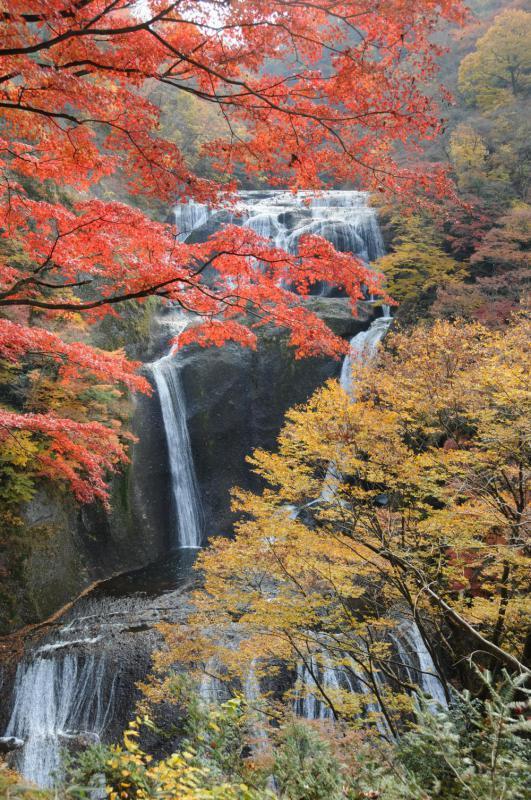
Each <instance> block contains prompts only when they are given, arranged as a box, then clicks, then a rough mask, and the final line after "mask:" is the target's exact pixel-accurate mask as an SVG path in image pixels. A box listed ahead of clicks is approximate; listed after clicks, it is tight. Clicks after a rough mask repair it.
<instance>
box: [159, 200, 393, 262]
mask: <svg viewBox="0 0 531 800" xmlns="http://www.w3.org/2000/svg"><path fill="white" fill-rule="evenodd" d="M230 212H231V221H232V222H233V223H234V224H240V225H243V226H244V227H247V228H252V230H254V231H256V233H258V234H259V235H260V236H264V237H265V238H266V239H270V240H271V243H272V244H273V245H275V246H276V247H282V248H284V249H285V250H287V251H288V252H289V253H296V252H297V243H298V241H299V239H300V237H301V236H303V235H305V234H309V233H311V234H315V235H318V236H323V237H324V238H325V239H327V240H328V241H330V242H331V243H332V244H333V245H334V247H336V249H337V250H340V251H342V252H348V253H356V254H357V255H359V256H360V257H361V258H363V259H364V260H365V261H367V262H369V261H375V260H376V259H377V258H379V257H380V256H382V255H383V253H384V245H383V240H382V235H381V233H380V228H379V225H378V219H377V215H376V211H375V209H374V208H371V206H370V205H369V195H368V193H367V192H358V191H349V190H346V191H324V192H321V193H320V194H319V195H315V193H311V192H297V194H293V193H292V192H286V191H282V190H264V191H247V192H241V193H240V194H239V195H238V199H237V201H236V203H235V205H234V206H233V207H232V208H231V209H230ZM219 213H220V212H219V211H216V210H213V209H209V208H208V207H207V206H205V205H201V204H199V203H196V202H194V201H190V202H189V203H184V204H180V205H177V206H175V209H174V215H175V222H176V225H177V229H178V231H179V238H180V239H181V240H182V241H184V240H185V239H186V237H187V236H188V235H190V233H191V232H192V231H194V230H196V229H198V228H200V227H201V226H203V225H204V224H205V223H206V222H207V221H209V220H210V219H212V220H213V222H214V223H215V220H216V215H219ZM223 213H224V214H225V215H226V213H227V211H226V210H225V211H224V212H223Z"/></svg>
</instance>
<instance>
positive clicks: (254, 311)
mask: <svg viewBox="0 0 531 800" xmlns="http://www.w3.org/2000/svg"><path fill="white" fill-rule="evenodd" d="M462 18H463V9H462V6H461V4H460V2H459V0H372V2H369V3H367V2H366V1H365V0H345V1H344V2H342V1H341V0H339V2H337V1H336V0H334V1H333V0H253V2H250V1H247V2H246V0H208V2H202V3H197V2H195V0H149V2H146V3H144V4H142V5H139V4H138V3H134V2H130V0H6V2H4V3H3V4H2V10H1V11H0V66H1V73H0V75H1V77H0V106H1V108H2V112H3V123H2V126H1V129H0V146H1V153H0V166H1V170H2V184H1V189H0V214H1V223H0V227H1V232H2V236H3V237H4V239H5V240H8V241H9V242H15V243H16V245H17V248H18V251H17V252H18V254H19V257H18V258H17V259H13V258H12V257H11V256H10V250H9V248H7V249H6V250H5V251H2V252H3V255H2V256H1V261H0V312H1V316H0V357H2V358H4V359H7V360H8V361H11V362H13V361H17V360H20V359H23V358H24V357H25V356H26V355H27V354H28V353H32V354H33V355H34V354H35V351H38V352H39V353H40V354H41V356H42V358H48V359H52V360H54V361H55V362H56V363H59V364H60V365H61V366H60V371H59V377H60V379H61V380H63V381H69V380H72V379H73V378H75V376H76V374H79V373H83V374H92V375H94V376H95V377H96V378H97V377H98V376H99V374H100V373H101V372H102V371H103V372H104V373H105V374H106V375H107V378H109V377H110V378H113V379H114V380H116V381H118V382H122V383H125V384H126V385H127V386H128V387H130V388H133V389H137V390H144V391H145V390H147V384H146V382H145V381H144V380H143V379H142V378H140V377H138V376H136V375H135V371H136V369H137V365H136V364H133V363H130V362H128V361H127V360H126V359H125V358H124V356H123V354H121V353H118V354H111V353H102V352H101V351H98V350H96V349H91V348H89V347H88V346H87V345H86V344H82V343H77V344H76V343H70V344H67V343H65V342H64V341H62V340H61V339H60V337H59V336H58V335H57V334H56V333H52V332H51V330H48V331H47V330H46V328H47V327H50V325H52V324H53V320H54V318H56V317H57V316H58V315H63V316H64V315H65V314H72V313H75V314H80V313H81V314H83V315H85V317H86V318H87V319H88V320H89V321H93V320H96V319H98V318H100V317H101V315H103V314H108V313H116V309H117V308H118V307H119V304H120V303H122V302H123V301H125V300H131V299H139V300H141V299H142V298H146V297H148V296H153V295H155V296H158V297H161V298H163V299H164V300H171V301H173V302H176V303H178V304H180V305H181V306H182V307H183V308H185V309H188V310H190V311H193V312H195V313H196V314H198V315H199V317H200V318H201V324H199V325H197V326H193V327H192V328H190V330H189V331H188V332H187V333H186V334H185V337H183V341H187V342H190V341H192V340H196V341H198V342H200V343H201V344H211V343H214V344H221V343H223V342H225V341H227V340H229V339H231V340H235V341H238V342H241V343H244V344H247V345H250V346H254V344H255V333H254V332H253V326H256V325H261V324H265V323H267V322H274V323H275V324H279V325H282V326H284V327H285V328H287V329H288V331H289V332H290V337H291V343H292V344H293V345H294V347H295V348H296V354H297V355H299V356H304V355H312V354H316V353H326V354H336V355H337V354H338V353H340V352H343V351H344V343H343V342H342V341H341V340H339V339H337V338H336V337H334V336H333V334H332V333H331V332H330V331H329V330H328V329H327V328H326V326H325V325H324V324H323V323H322V322H321V321H320V320H319V319H318V318H317V317H316V316H315V315H312V314H311V313H310V312H309V311H308V310H307V309H305V308H304V304H303V303H302V302H301V297H302V296H304V295H305V294H307V293H308V292H309V290H310V287H311V285H312V283H314V282H316V281H326V282H328V283H330V284H335V285H337V286H340V287H342V288H344V289H345V290H346V292H347V294H348V295H349V297H350V298H351V299H352V302H353V305H355V303H356V301H357V300H358V299H359V298H360V297H361V293H362V291H361V287H362V284H366V285H369V287H370V288H371V289H372V290H373V291H377V290H378V280H377V278H376V277H375V276H373V275H371V274H370V273H369V272H368V271H367V269H366V267H365V266H364V265H363V264H362V263H361V262H360V260H359V259H357V258H356V257H354V256H351V255H348V254H342V253H338V252H336V251H335V250H334V248H333V247H332V246H331V245H330V244H329V243H328V242H326V241H324V240H322V239H319V238H318V237H310V236H308V237H306V238H304V239H302V240H301V242H300V248H299V253H298V255H297V256H296V257H295V256H293V255H288V254H286V253H284V252H282V251H279V250H277V249H271V247H270V245H269V243H267V242H266V241H264V240H263V239H261V238H260V237H259V236H258V235H257V234H255V233H254V232H253V231H251V230H249V229H246V228H241V227H238V226H236V225H232V226H227V227H226V228H225V229H224V230H222V231H221V232H219V233H217V234H215V235H214V236H213V237H212V238H211V239H210V240H209V241H207V242H206V243H203V244H186V243H181V242H179V241H177V240H176V237H175V232H174V231H173V230H172V229H171V227H170V226H167V225H162V224H158V223H155V222H153V221H152V220H151V219H149V218H148V217H146V216H145V215H144V214H143V213H141V212H140V211H138V210H137V209H135V208H133V207H130V206H128V205H125V204H121V203H117V202H112V203H109V202H103V201H102V200H100V199H96V197H95V195H94V192H91V188H92V187H94V186H95V185H96V184H97V183H98V181H100V180H101V179H102V178H103V177H104V176H108V175H110V174H114V173H120V174H121V175H122V176H123V177H124V184H126V185H127V191H128V192H130V193H132V194H142V195H145V196H150V195H151V196H156V197H158V198H161V199H163V200H165V201H168V202H171V201H175V200H176V199H179V200H181V201H182V200H183V199H185V198H190V199H194V200H196V201H201V202H204V203H208V204H211V205H216V204H217V203H220V202H221V201H223V202H224V203H225V204H227V203H229V204H230V202H231V198H232V197H233V193H234V192H235V190H236V188H237V187H236V182H235V181H234V180H230V179H229V180H227V176H230V175H232V174H233V173H234V170H235V169H236V167H238V169H240V170H241V169H243V170H245V171H246V173H247V174H248V175H249V176H250V177H251V178H252V176H253V175H258V174H260V175H261V176H264V175H265V176H266V177H267V179H268V181H269V184H270V185H271V186H282V187H289V188H292V189H294V190H296V189H301V188H305V189H308V188H311V189H319V188H321V187H323V186H326V185H331V184H333V183H334V182H336V185H337V182H344V181H348V182H349V183H350V185H352V184H354V185H359V186H360V187H363V188H366V189H368V190H369V191H371V190H375V191H376V190H377V191H394V192H396V191H400V192H414V193H419V192H423V191H425V190H426V189H430V190H432V191H435V192H439V193H440V194H444V193H446V192H447V191H448V183H447V179H446V175H445V172H444V170H442V169H440V168H436V167H435V168H433V169H432V170H431V171H429V172H428V171H426V172H424V173H422V174H420V173H419V172H418V170H415V171H412V170H408V169H407V168H405V167H404V166H399V165H398V164H397V163H396V162H395V159H394V157H393V148H394V147H395V145H396V144H397V143H400V144H401V145H404V144H407V145H408V146H413V147H415V146H416V144H418V143H419V142H420V141H422V140H423V139H425V138H426V137H431V136H434V135H436V133H437V131H438V128H439V124H440V120H439V117H438V113H437V109H436V108H435V107H434V106H433V102H432V100H431V99H430V98H429V97H428V96H427V95H426V94H425V93H424V92H423V89H422V79H423V77H425V76H431V75H432V74H433V72H434V69H435V59H436V57H437V55H438V48H437V47H436V46H434V45H433V44H432V43H431V42H430V36H431V34H432V33H433V31H434V30H435V28H436V26H437V24H438V22H439V21H440V20H441V19H444V20H446V21H453V22H457V23H458V22H460V21H461V20H462ZM146 82H149V83H151V84H152V83H153V82H159V83H161V84H165V85H168V86H171V87H173V88H174V89H175V91H176V92H186V93H191V94H193V95H195V96H196V97H198V98H200V99H201V100H203V101H205V102H209V103H214V104H216V106H217V107H218V108H219V109H220V111H221V113H222V114H223V116H224V118H225V120H226V123H227V137H226V138H225V139H224V140H222V141H221V140H217V141H213V142H210V143H209V144H208V145H207V146H206V150H207V152H208V155H209V157H210V158H211V159H212V161H213V163H214V165H215V168H216V169H217V171H218V174H219V178H220V180H219V182H216V181H215V180H206V179H204V178H201V177H199V176H198V175H196V174H193V173H192V172H191V171H190V169H189V168H188V167H187V164H186V163H185V159H184V157H183V155H182V153H181V152H180V150H179V148H178V147H177V146H176V145H175V144H172V143H170V142H168V141H165V140H164V139H162V138H160V136H159V135H158V123H159V109H158V108H157V107H156V106H155V105H153V104H152V103H151V102H150V101H149V100H148V99H146V96H145V95H146V93H145V92H144V93H142V91H141V90H142V88H143V87H144V85H145V84H146ZM242 130H243V131H244V134H242V133H241V131H242ZM49 180H51V181H53V182H55V183H56V184H58V185H60V186H62V187H64V186H67V187H70V188H71V189H72V190H73V191H75V193H76V194H75V200H74V201H73V202H71V203H69V204H67V205H65V204H62V203H60V202H55V203H52V202H47V201H44V200H39V199H36V194H35V192H30V193H28V191H27V190H26V188H25V187H26V186H27V185H28V182H33V185H34V184H35V182H37V183H38V182H45V181H49ZM249 256H253V258H254V259H259V260H260V261H261V262H262V268H261V269H256V266H255V265H256V261H255V260H253V259H251V258H249ZM206 266H213V267H215V275H216V276H217V277H216V280H215V281H212V280H211V279H209V280H208V281H207V280H206V279H205V272H206V269H205V268H206ZM287 281H289V284H290V285H291V286H293V285H294V286H296V288H297V290H298V294H296V293H294V292H293V291H289V290H287V289H286V288H283V287H284V286H285V285H286V282H287ZM242 313H247V314H248V315H249V314H250V319H251V321H252V325H251V326H249V325H247V326H245V325H243V324H242V322H241V316H242ZM36 314H37V324H38V327H37V328H35V327H34V326H33V325H34V323H35V317H36ZM10 430H11V434H13V431H15V435H16V431H21V430H25V431H29V432H31V433H32V434H35V435H37V436H39V437H40V439H41V440H42V442H43V443H44V445H43V448H44V449H43V453H42V458H41V466H40V469H41V471H42V472H43V473H44V474H47V475H52V476H54V477H62V478H66V479H67V480H68V481H70V482H71V484H72V485H73V488H74V491H75V493H76V495H77V496H78V498H80V499H81V500H91V499H93V498H95V497H100V498H104V497H105V493H106V490H105V483H104V478H105V474H106V472H107V471H108V470H112V469H113V468H115V466H116V464H117V463H118V462H119V461H120V460H121V459H123V458H124V457H125V453H124V446H123V442H122V441H121V439H120V438H119V437H118V435H117V434H116V432H115V431H111V430H110V429H108V428H106V427H105V426H104V425H101V424H99V423H87V422H83V423H81V422H76V421H75V420H73V419H64V418H61V417H59V416H54V414H53V413H51V412H50V413H47V414H26V413H16V412H14V411H13V410H9V409H6V408H4V409H0V437H5V436H7V435H9V433H8V431H10Z"/></svg>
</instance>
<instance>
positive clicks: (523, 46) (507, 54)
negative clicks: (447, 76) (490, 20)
mask: <svg viewBox="0 0 531 800" xmlns="http://www.w3.org/2000/svg"><path fill="white" fill-rule="evenodd" d="M530 37H531V14H529V13H528V12H526V11H523V10H520V9H508V10H507V11H504V12H503V13H502V14H499V15H498V16H497V17H496V19H495V20H494V24H493V25H492V26H491V27H490V28H489V29H488V30H487V32H486V33H485V35H484V36H482V37H481V38H480V39H479V40H478V42H477V46H476V49H475V51H474V52H473V53H470V55H468V56H467V57H466V58H465V59H463V61H462V63H461V66H460V68H459V88H460V89H461V91H462V92H463V94H465V96H466V97H468V98H469V100H470V102H472V103H474V104H476V105H478V106H479V107H480V108H483V109H491V108H494V107H496V106H499V105H502V104H504V103H506V102H507V101H508V100H509V101H511V100H513V99H517V100H520V101H522V102H523V101H525V99H526V97H527V96H528V95H529V91H530V89H531V57H530V55H529V39H530Z"/></svg>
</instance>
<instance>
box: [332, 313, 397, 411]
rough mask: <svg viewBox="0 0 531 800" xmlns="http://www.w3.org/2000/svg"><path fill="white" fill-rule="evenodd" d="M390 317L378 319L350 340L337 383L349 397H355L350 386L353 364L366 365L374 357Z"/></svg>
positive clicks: (389, 323) (387, 328) (389, 322)
mask: <svg viewBox="0 0 531 800" xmlns="http://www.w3.org/2000/svg"><path fill="white" fill-rule="evenodd" d="M392 321H393V320H392V317H390V316H388V315H387V316H383V317H378V318H377V319H375V320H374V321H373V322H372V323H371V326H370V328H368V330H366V331H362V332H361V333H358V334H356V336H354V337H353V338H352V339H351V340H350V346H349V351H348V353H347V355H346V356H345V358H344V360H343V364H342V366H341V376H340V379H339V382H340V384H341V386H342V388H343V389H344V390H345V391H346V392H347V393H348V394H349V395H350V396H351V398H352V399H354V397H355V390H354V386H353V385H352V368H353V365H354V364H356V363H357V364H367V363H369V362H370V361H372V359H373V358H374V357H375V355H376V351H377V350H378V345H379V344H380V342H381V341H382V339H383V337H384V336H385V334H386V333H387V331H388V330H389V326H390V325H391V322H392Z"/></svg>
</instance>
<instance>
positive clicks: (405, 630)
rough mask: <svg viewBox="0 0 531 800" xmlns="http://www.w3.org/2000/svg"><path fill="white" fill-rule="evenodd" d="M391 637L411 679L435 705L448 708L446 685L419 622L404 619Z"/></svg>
mask: <svg viewBox="0 0 531 800" xmlns="http://www.w3.org/2000/svg"><path fill="white" fill-rule="evenodd" d="M390 638H391V639H392V641H393V642H394V644H395V645H396V649H397V651H398V657H399V660H400V662H401V663H402V664H403V666H404V667H405V670H406V673H407V675H408V678H409V680H410V681H411V682H412V683H415V684H417V685H418V686H419V688H420V689H421V690H422V692H423V694H425V695H427V696H428V697H431V698H433V701H434V703H433V706H434V707H435V706H437V705H441V706H443V707H444V708H446V706H447V705H448V703H447V700H446V693H445V691H444V686H443V684H442V681H441V678H440V676H439V674H438V672H437V668H436V667H435V664H434V663H433V659H432V657H431V655H430V652H429V650H428V648H427V647H426V643H425V642H424V639H423V638H422V634H421V632H420V629H419V626H418V625H417V623H416V622H415V621H414V620H409V619H403V620H402V621H401V623H400V624H399V626H398V628H397V630H396V632H394V633H392V634H390Z"/></svg>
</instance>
